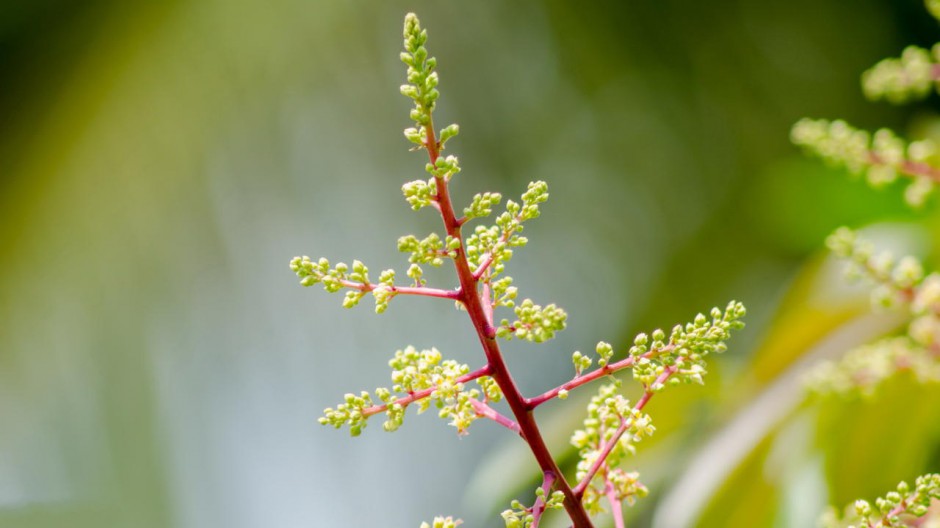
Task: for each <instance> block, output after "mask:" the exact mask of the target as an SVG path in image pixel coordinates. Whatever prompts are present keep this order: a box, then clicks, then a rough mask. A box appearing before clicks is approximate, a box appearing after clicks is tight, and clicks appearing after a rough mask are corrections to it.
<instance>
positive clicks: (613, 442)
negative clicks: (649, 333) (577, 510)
mask: <svg viewBox="0 0 940 528" xmlns="http://www.w3.org/2000/svg"><path fill="white" fill-rule="evenodd" d="M677 370H678V369H676V368H675V367H673V366H669V367H666V370H665V371H663V373H662V374H660V375H659V377H658V378H656V381H654V382H653V385H654V386H655V385H661V384H663V383H665V382H666V380H668V379H669V377H670V376H672V375H673V374H675V373H676V371H677ZM653 394H655V393H654V392H653V390H652V388H647V389H646V392H644V393H643V397H642V398H640V399H639V401H637V402H636V404H635V405H634V406H633V410H635V411H640V410H642V409H643V407H646V404H647V403H648V402H649V401H650V398H652V397H653ZM632 423H633V419H632V418H623V419H622V420H621V421H620V426H619V427H617V430H616V431H615V432H614V435H613V436H612V437H611V438H610V440H608V441H607V443H606V444H604V447H603V448H602V449H601V452H600V455H598V457H597V459H596V460H594V463H593V464H591V468H590V469H588V472H587V474H586V475H585V476H584V478H583V479H581V482H578V485H577V486H575V487H574V494H575V496H576V497H578V499H580V498H581V497H583V496H584V490H586V489H587V487H588V486H589V485H590V484H591V480H592V479H593V478H594V476H595V475H597V472H598V471H600V469H601V468H602V467H603V466H604V464H605V463H606V462H607V457H608V456H610V452H611V451H613V450H614V447H616V446H617V442H619V441H620V437H622V436H623V434H624V433H626V432H627V429H629V428H630V425H631V424H632Z"/></svg>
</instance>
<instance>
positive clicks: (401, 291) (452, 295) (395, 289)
mask: <svg viewBox="0 0 940 528" xmlns="http://www.w3.org/2000/svg"><path fill="white" fill-rule="evenodd" d="M339 282H340V284H342V285H343V286H344V287H346V288H349V289H352V290H359V291H361V292H363V293H368V292H371V291H372V290H375V289H376V288H379V287H382V286H384V285H383V284H373V283H371V282H356V281H351V280H346V279H343V280H341V281H339ZM388 291H390V292H392V294H394V295H419V296H423V297H439V298H441V299H450V300H452V301H456V300H458V299H460V290H441V289H438V288H425V287H424V286H389V287H388Z"/></svg>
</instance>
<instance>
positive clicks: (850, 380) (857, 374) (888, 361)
mask: <svg viewBox="0 0 940 528" xmlns="http://www.w3.org/2000/svg"><path fill="white" fill-rule="evenodd" d="M899 372H909V373H910V374H911V375H912V376H913V377H914V378H915V379H916V380H917V381H919V382H921V383H928V382H934V383H937V382H940V362H938V361H937V357H936V356H935V354H933V353H931V352H930V351H929V350H928V349H926V348H924V347H923V346H921V345H919V344H918V343H916V342H914V341H913V340H912V339H911V338H909V337H908V336H899V337H892V338H887V339H882V340H880V341H876V342H874V343H871V344H868V345H865V346H861V347H858V348H856V349H853V350H851V351H850V352H849V353H847V354H845V356H843V357H842V358H840V359H839V360H838V361H823V362H821V363H819V364H818V365H816V366H814V367H813V368H812V369H811V370H810V371H809V372H808V373H807V374H806V376H805V383H806V385H807V387H809V389H810V390H811V391H813V392H814V393H816V394H818V395H820V396H826V395H830V394H831V395H839V396H843V397H849V398H850V397H858V396H860V397H870V396H872V395H873V394H874V393H875V390H876V389H877V388H878V386H879V385H880V384H881V383H883V382H884V381H885V380H887V379H889V378H891V377H893V376H895V375H897V374H898V373H899Z"/></svg>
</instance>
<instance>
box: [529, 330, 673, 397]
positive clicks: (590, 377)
mask: <svg viewBox="0 0 940 528" xmlns="http://www.w3.org/2000/svg"><path fill="white" fill-rule="evenodd" d="M673 349H675V346H674V345H666V346H664V347H662V348H657V349H654V350H650V351H649V352H647V353H645V354H643V355H640V356H630V357H628V358H626V359H622V360H620V361H617V362H616V363H610V364H609V365H604V366H603V367H601V368H598V369H595V370H592V371H591V372H588V373H587V374H582V375H581V376H578V377H576V378H574V379H573V380H571V381H569V382H567V383H564V384H562V385H559V386H558V387H555V388H554V389H552V390H550V391H548V392H545V393H544V394H540V395H538V396H535V397H534V398H529V399H527V400H526V406H527V407H528V408H529V409H535V408H536V407H538V406H539V405H542V404H543V403H545V402H547V401H548V400H551V399H553V398H556V397H557V396H558V394H559V393H560V392H561V391H563V390H564V391H570V390H571V389H575V388H577V387H580V386H581V385H586V384H588V383H590V382H592V381H594V380H596V379H598V378H602V377H604V376H609V375H611V374H613V373H615V372H619V371H621V370H624V369H628V368H632V367H633V364H634V363H636V361H637V360H638V359H640V358H652V357H655V356H658V355H659V354H664V353H667V352H672V350H673Z"/></svg>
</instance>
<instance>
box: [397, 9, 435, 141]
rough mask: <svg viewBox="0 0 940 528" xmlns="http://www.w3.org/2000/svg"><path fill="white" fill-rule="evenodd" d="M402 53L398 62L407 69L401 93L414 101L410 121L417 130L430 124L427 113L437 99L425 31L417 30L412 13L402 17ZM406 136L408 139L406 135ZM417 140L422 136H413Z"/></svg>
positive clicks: (432, 60)
mask: <svg viewBox="0 0 940 528" xmlns="http://www.w3.org/2000/svg"><path fill="white" fill-rule="evenodd" d="M403 35H404V38H405V42H404V44H405V51H403V52H402V53H401V61H402V62H404V63H405V64H406V65H407V66H408V73H407V75H408V84H405V85H402V87H401V93H402V95H404V96H405V97H408V98H410V99H412V100H414V102H415V107H414V109H413V110H412V111H411V119H413V120H414V122H415V124H416V125H417V126H418V127H419V128H421V127H424V126H427V125H429V124H430V123H431V112H432V111H433V110H434V104H435V101H437V98H438V97H440V95H441V94H440V92H438V91H437V84H438V77H437V72H436V71H434V68H435V67H436V66H437V59H435V58H434V57H428V50H427V48H425V47H424V44H425V43H426V42H427V41H428V32H427V31H426V30H424V29H421V23H420V22H419V21H418V17H417V16H415V14H414V13H408V15H407V16H406V17H405V28H404V32H403ZM405 135H406V136H408V137H409V139H411V137H412V136H411V135H409V134H408V133H407V132H406V134H405ZM414 135H415V136H418V137H421V136H423V134H420V133H418V134H414Z"/></svg>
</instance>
